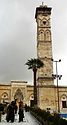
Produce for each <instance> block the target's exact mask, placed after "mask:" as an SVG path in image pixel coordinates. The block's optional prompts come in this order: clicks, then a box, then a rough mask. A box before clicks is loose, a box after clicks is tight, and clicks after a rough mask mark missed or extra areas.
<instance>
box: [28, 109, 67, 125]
mask: <svg viewBox="0 0 67 125" xmlns="http://www.w3.org/2000/svg"><path fill="white" fill-rule="evenodd" d="M30 111H31V112H33V114H34V116H35V117H36V118H37V119H38V120H39V121H40V122H41V123H42V125H44V124H45V122H46V121H47V125H67V121H66V120H65V119H62V118H60V116H59V114H57V113H55V114H53V115H51V114H50V113H49V112H46V111H45V110H41V109H40V108H34V107H33V108H30Z"/></svg>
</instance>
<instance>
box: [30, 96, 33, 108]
mask: <svg viewBox="0 0 67 125" xmlns="http://www.w3.org/2000/svg"><path fill="white" fill-rule="evenodd" d="M30 106H31V107H33V106H34V96H33V94H32V95H31V96H30Z"/></svg>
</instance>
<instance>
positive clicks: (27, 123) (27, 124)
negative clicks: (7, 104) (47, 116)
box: [0, 112, 41, 125]
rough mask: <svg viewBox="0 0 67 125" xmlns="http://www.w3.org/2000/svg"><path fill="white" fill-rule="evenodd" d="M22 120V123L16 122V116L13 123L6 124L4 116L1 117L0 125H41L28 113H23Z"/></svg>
mask: <svg viewBox="0 0 67 125" xmlns="http://www.w3.org/2000/svg"><path fill="white" fill-rule="evenodd" d="M24 116H25V117H24V119H23V122H18V118H19V116H18V114H17V115H16V116H15V121H14V122H13V123H10V122H9V123H8V122H7V121H6V115H3V116H2V120H1V122H0V125H18V124H19V125H41V124H40V123H39V121H37V119H36V118H35V117H34V116H32V115H31V114H30V112H24Z"/></svg>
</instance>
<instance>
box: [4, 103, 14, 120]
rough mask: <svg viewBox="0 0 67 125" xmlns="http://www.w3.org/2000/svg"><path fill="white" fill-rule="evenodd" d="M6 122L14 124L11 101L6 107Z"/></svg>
mask: <svg viewBox="0 0 67 125" xmlns="http://www.w3.org/2000/svg"><path fill="white" fill-rule="evenodd" d="M6 120H7V122H9V121H11V122H14V103H13V101H12V102H11V104H9V105H8V107H7V116H6Z"/></svg>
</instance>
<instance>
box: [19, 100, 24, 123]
mask: <svg viewBox="0 0 67 125" xmlns="http://www.w3.org/2000/svg"><path fill="white" fill-rule="evenodd" d="M23 118H24V111H23V102H19V122H21V121H22V122H23Z"/></svg>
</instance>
